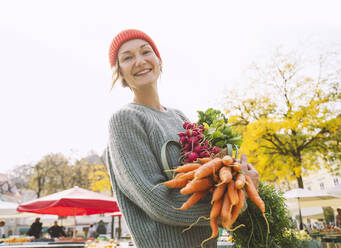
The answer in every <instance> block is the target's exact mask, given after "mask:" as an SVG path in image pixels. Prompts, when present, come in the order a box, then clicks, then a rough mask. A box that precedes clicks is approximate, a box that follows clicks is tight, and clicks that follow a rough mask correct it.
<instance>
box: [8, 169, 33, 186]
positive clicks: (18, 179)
mask: <svg viewBox="0 0 341 248" xmlns="http://www.w3.org/2000/svg"><path fill="white" fill-rule="evenodd" d="M32 173H33V166H32V165H31V164H23V165H18V166H16V167H14V169H13V170H11V171H10V173H9V178H10V180H11V181H12V182H13V183H14V184H15V186H16V187H17V189H18V190H20V189H25V188H28V187H29V184H30V178H31V176H32Z"/></svg>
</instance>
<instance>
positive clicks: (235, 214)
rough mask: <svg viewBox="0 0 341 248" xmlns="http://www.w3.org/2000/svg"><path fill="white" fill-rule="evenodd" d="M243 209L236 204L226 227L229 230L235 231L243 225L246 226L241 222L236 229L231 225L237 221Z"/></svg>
mask: <svg viewBox="0 0 341 248" xmlns="http://www.w3.org/2000/svg"><path fill="white" fill-rule="evenodd" d="M241 210H242V209H241V208H239V207H238V206H234V207H233V209H232V213H231V219H230V220H229V221H228V223H227V225H226V229H227V230H229V231H235V230H236V229H238V228H239V227H241V226H245V225H244V224H241V225H239V226H237V227H236V228H234V229H232V230H231V229H230V228H231V226H232V225H233V224H234V223H235V222H236V220H237V219H238V216H239V214H240V211H241Z"/></svg>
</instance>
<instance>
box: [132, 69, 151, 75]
mask: <svg viewBox="0 0 341 248" xmlns="http://www.w3.org/2000/svg"><path fill="white" fill-rule="evenodd" d="M150 71H151V69H146V70H143V71H140V72H138V73H135V76H141V75H144V74H146V73H148V72H150Z"/></svg>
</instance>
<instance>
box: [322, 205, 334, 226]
mask: <svg viewBox="0 0 341 248" xmlns="http://www.w3.org/2000/svg"><path fill="white" fill-rule="evenodd" d="M322 209H323V215H324V219H325V220H326V222H327V223H334V221H335V219H334V209H333V208H332V207H323V208H322Z"/></svg>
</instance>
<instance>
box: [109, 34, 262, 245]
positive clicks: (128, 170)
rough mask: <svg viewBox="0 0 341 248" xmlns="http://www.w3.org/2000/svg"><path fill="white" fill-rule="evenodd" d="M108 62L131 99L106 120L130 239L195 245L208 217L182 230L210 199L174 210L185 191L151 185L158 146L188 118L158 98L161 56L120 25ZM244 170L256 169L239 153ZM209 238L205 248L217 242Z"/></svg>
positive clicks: (173, 159) (172, 156)
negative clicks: (130, 235)
mask: <svg viewBox="0 0 341 248" xmlns="http://www.w3.org/2000/svg"><path fill="white" fill-rule="evenodd" d="M109 58H110V65H111V68H112V70H113V71H114V75H113V78H114V82H113V86H114V84H115V82H116V81H117V80H120V81H121V83H122V86H123V87H129V89H130V90H131V91H132V92H133V94H134V98H133V102H131V103H129V104H127V105H126V106H125V107H123V108H122V109H120V110H119V111H117V112H116V113H114V114H113V116H112V117H111V119H110V123H109V135H110V137H109V146H108V153H107V155H108V157H107V159H108V167H109V172H110V176H111V181H112V185H113V188H114V191H115V193H116V197H117V200H118V204H119V206H120V209H121V212H122V213H123V216H124V218H125V220H126V222H127V225H128V228H129V229H130V232H131V234H132V237H133V239H134V241H135V244H136V246H137V247H139V248H141V247H142V248H154V247H155V248H156V247H157V248H159V247H169V248H175V247H186V248H190V247H198V246H200V243H201V242H202V241H203V240H204V239H206V238H208V237H209V236H210V235H211V229H210V226H209V223H208V221H203V222H199V224H198V225H195V226H194V227H192V228H191V229H190V230H189V231H187V232H184V233H182V230H183V229H184V228H185V227H187V226H189V225H190V224H192V223H193V222H195V221H196V220H197V218H198V217H199V216H209V212H210V208H211V204H210V203H209V198H208V197H207V198H205V199H202V200H201V201H199V202H198V203H196V204H195V205H194V206H193V207H191V208H190V209H188V210H185V211H181V210H175V209H174V208H173V206H174V207H179V206H181V205H182V203H184V202H185V201H186V200H187V198H188V196H184V195H181V194H180V193H179V190H174V189H168V188H166V187H164V186H163V185H162V186H160V187H157V188H155V189H154V190H153V191H152V189H153V187H154V186H155V185H156V184H159V183H161V182H164V181H166V180H167V177H166V174H165V173H164V172H163V171H164V169H163V167H162V162H161V155H160V154H161V147H162V145H163V144H164V143H165V142H167V141H168V140H178V136H177V133H179V132H183V131H184V130H183V127H182V124H183V122H184V121H186V120H188V119H187V117H186V116H185V115H184V114H183V113H182V112H181V111H179V110H176V109H173V108H170V107H165V106H163V105H162V104H161V103H160V99H159V95H158V89H157V81H158V78H159V76H160V73H161V70H162V60H161V56H160V53H159V51H158V49H157V47H156V45H155V43H154V41H153V40H152V39H151V38H150V37H149V36H148V35H147V34H145V33H143V32H141V31H139V30H124V31H122V32H120V33H119V34H118V35H117V36H116V37H115V38H114V40H113V41H112V44H111V47H110V52H109ZM178 157H179V154H178V149H177V148H176V147H172V146H171V147H169V149H168V156H167V158H168V161H169V162H170V164H172V165H173V166H176V165H177V161H178ZM242 162H243V167H244V170H245V171H246V173H249V174H250V175H251V176H252V177H253V178H255V182H256V184H258V174H257V172H256V171H255V170H254V169H253V167H252V166H251V165H249V167H248V165H247V161H246V156H243V158H242ZM248 171H250V172H248ZM216 243H217V240H216V239H214V240H210V241H208V242H207V243H205V247H216V246H217V244H216Z"/></svg>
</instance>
